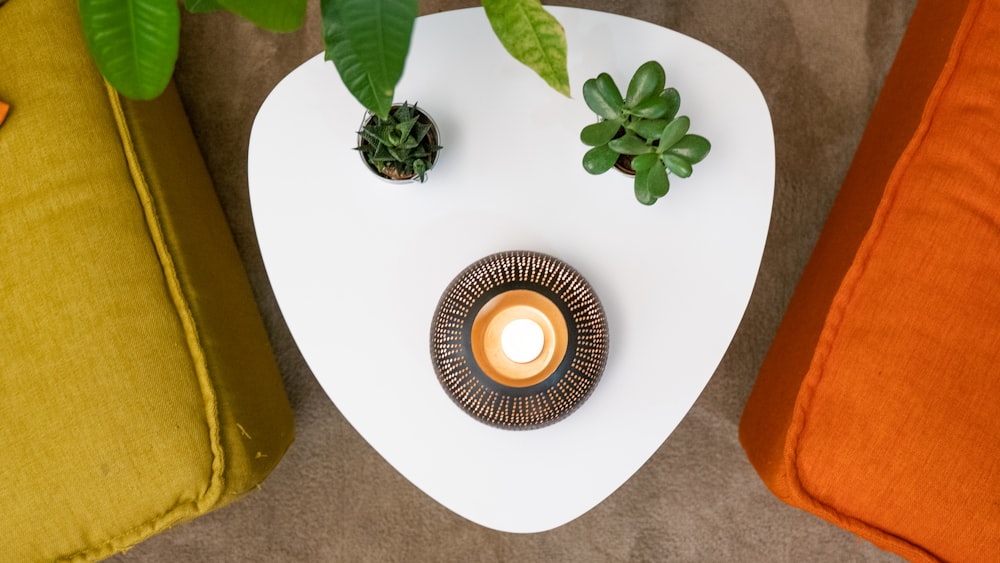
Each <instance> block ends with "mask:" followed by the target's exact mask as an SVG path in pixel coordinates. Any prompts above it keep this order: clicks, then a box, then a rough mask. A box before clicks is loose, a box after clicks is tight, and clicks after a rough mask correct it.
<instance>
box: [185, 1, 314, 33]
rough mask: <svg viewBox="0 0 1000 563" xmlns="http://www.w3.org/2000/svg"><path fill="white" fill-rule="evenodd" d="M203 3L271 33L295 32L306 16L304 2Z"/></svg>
mask: <svg viewBox="0 0 1000 563" xmlns="http://www.w3.org/2000/svg"><path fill="white" fill-rule="evenodd" d="M192 3H198V2H192ZM204 3H205V4H206V5H208V4H212V3H214V4H218V5H219V6H222V7H223V8H225V9H227V10H229V11H230V12H232V13H234V14H237V15H240V16H243V17H244V18H246V19H248V20H250V21H251V22H253V23H254V24H256V25H258V26H260V27H263V28H264V29H269V30H271V31H295V30H296V29H298V28H299V27H301V26H302V20H303V19H304V18H305V16H306V0H211V2H204ZM188 7H189V8H190V5H189V6H188Z"/></svg>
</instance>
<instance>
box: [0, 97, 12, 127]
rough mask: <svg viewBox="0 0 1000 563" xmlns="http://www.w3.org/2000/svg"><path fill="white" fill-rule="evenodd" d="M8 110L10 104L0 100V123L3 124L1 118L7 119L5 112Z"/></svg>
mask: <svg viewBox="0 0 1000 563" xmlns="http://www.w3.org/2000/svg"><path fill="white" fill-rule="evenodd" d="M9 111H10V104H8V103H5V102H4V101H3V100H0V125H3V120H5V119H7V113H8V112H9Z"/></svg>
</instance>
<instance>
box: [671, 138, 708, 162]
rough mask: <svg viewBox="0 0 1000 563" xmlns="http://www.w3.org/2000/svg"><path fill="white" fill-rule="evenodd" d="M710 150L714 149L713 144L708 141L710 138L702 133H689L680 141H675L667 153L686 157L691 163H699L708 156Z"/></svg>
mask: <svg viewBox="0 0 1000 563" xmlns="http://www.w3.org/2000/svg"><path fill="white" fill-rule="evenodd" d="M710 150H712V144H711V143H709V142H708V139H706V138H705V137H702V136H701V135H691V134H689V135H684V136H683V137H681V139H680V140H679V141H677V142H676V143H674V145H673V146H672V147H670V148H669V149H668V150H667V154H675V155H677V156H680V157H683V158H686V159H687V160H688V162H690V163H691V164H697V163H699V162H701V161H702V160H703V159H704V158H705V157H706V156H708V152H709V151H710Z"/></svg>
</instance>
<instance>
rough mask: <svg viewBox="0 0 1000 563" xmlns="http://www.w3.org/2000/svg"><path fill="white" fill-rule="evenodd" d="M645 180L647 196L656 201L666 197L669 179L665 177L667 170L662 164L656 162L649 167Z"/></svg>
mask: <svg viewBox="0 0 1000 563" xmlns="http://www.w3.org/2000/svg"><path fill="white" fill-rule="evenodd" d="M645 180H646V190H647V191H648V192H649V195H651V196H653V197H655V198H657V199H659V198H661V197H663V196H665V195H667V192H668V191H669V190H670V178H668V177H667V169H666V168H665V167H664V166H663V163H662V162H659V161H657V162H656V163H655V164H653V166H650V167H649V170H648V172H647V174H646V178H645Z"/></svg>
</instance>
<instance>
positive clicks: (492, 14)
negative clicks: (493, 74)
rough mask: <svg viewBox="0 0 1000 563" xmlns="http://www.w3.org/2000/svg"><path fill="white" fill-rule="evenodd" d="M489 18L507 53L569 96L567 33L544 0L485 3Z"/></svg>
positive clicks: (484, 1)
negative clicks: (544, 5) (547, 8)
mask: <svg viewBox="0 0 1000 563" xmlns="http://www.w3.org/2000/svg"><path fill="white" fill-rule="evenodd" d="M482 3H483V8H485V10H486V17H488V18H489V20H490V25H491V26H492V27H493V32H494V33H495V34H496V36H497V38H498V39H499V40H500V43H501V44H503V46H504V48H505V49H507V52H508V53H510V54H511V56H513V57H514V58H515V59H517V60H518V61H521V62H522V63H524V64H525V65H527V66H528V67H529V68H531V69H532V70H534V71H535V72H537V73H538V75H539V76H541V77H542V79H543V80H545V82H546V83H548V85H549V86H551V87H552V88H554V89H555V90H556V91H558V92H559V93H561V94H563V95H564V96H566V97H569V95H570V94H569V72H568V71H567V69H566V32H565V31H564V30H563V27H562V25H561V24H560V23H559V22H558V21H557V20H556V19H555V18H554V17H553V16H552V15H551V14H549V13H548V12H546V11H545V8H543V7H542V3H541V1H540V0H483V1H482Z"/></svg>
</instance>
